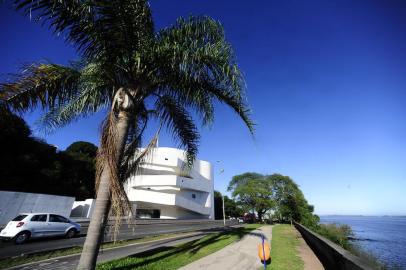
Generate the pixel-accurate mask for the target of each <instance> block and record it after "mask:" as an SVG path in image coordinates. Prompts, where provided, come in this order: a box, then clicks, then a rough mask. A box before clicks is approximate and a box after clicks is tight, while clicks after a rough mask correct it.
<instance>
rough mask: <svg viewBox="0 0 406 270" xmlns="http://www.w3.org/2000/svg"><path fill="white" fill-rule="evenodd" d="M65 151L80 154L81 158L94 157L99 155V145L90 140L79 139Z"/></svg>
mask: <svg viewBox="0 0 406 270" xmlns="http://www.w3.org/2000/svg"><path fill="white" fill-rule="evenodd" d="M65 152H66V153H68V154H71V155H78V156H79V157H80V158H89V159H94V158H96V155H97V146H96V145H94V144H92V143H90V142H84V141H77V142H74V143H72V144H71V145H69V146H68V147H67V148H66V150H65Z"/></svg>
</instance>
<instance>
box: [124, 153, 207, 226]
mask: <svg viewBox="0 0 406 270" xmlns="http://www.w3.org/2000/svg"><path fill="white" fill-rule="evenodd" d="M141 168H142V169H141V173H140V175H137V176H134V177H131V178H129V179H128V180H127V183H126V191H127V195H128V197H129V199H130V201H132V202H133V203H134V206H135V207H136V208H137V209H158V210H160V213H161V218H173V219H176V218H182V219H183V218H209V219H214V197H213V196H214V194H213V189H214V184H213V170H212V166H211V164H210V163H209V162H207V161H202V160H196V161H195V162H194V165H193V168H192V169H190V170H184V169H185V152H184V151H183V150H180V149H175V148H168V147H159V148H156V149H155V150H154V152H153V154H152V157H151V159H150V161H148V162H145V163H143V164H142V165H141Z"/></svg>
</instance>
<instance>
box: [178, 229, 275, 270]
mask: <svg viewBox="0 0 406 270" xmlns="http://www.w3.org/2000/svg"><path fill="white" fill-rule="evenodd" d="M262 234H263V235H264V236H265V237H266V239H265V240H266V241H267V242H268V243H269V244H270V243H271V239H272V226H264V227H261V228H259V229H257V230H254V231H252V232H251V233H248V234H247V235H245V236H244V237H243V238H242V239H241V240H240V241H238V242H236V243H233V244H231V245H228V246H226V247H225V248H223V249H221V250H219V251H217V252H215V253H213V254H210V255H209V256H206V257H204V258H201V259H200V260H197V261H194V262H192V263H191V264H188V265H186V266H185V267H182V268H181V270H196V269H205V270H218V269H233V270H246V269H261V267H262V266H263V264H261V261H260V260H259V258H258V250H257V246H258V244H260V243H261V235H262Z"/></svg>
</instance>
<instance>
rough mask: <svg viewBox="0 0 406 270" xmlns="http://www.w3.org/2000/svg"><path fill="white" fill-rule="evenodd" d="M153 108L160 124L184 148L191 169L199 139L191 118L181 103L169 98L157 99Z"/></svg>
mask: <svg viewBox="0 0 406 270" xmlns="http://www.w3.org/2000/svg"><path fill="white" fill-rule="evenodd" d="M155 108H156V110H157V112H158V114H159V119H160V120H161V121H162V124H163V125H166V127H167V128H168V129H169V130H170V131H171V132H172V135H173V138H174V139H175V140H178V141H179V142H180V146H181V147H185V148H186V160H187V165H188V167H191V166H192V165H193V162H194V160H195V158H196V155H197V150H198V144H199V138H200V136H199V133H198V130H197V128H196V126H195V124H194V123H193V120H192V118H191V116H190V115H189V113H188V112H187V111H186V110H185V108H184V107H183V106H182V104H181V103H179V102H177V101H176V100H174V99H173V98H172V97H170V96H162V97H160V98H158V99H157V101H156V103H155Z"/></svg>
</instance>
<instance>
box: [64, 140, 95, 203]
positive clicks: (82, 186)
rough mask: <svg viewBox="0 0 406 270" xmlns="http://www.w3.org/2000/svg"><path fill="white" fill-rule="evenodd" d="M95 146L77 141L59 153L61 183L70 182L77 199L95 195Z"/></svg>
mask: <svg viewBox="0 0 406 270" xmlns="http://www.w3.org/2000/svg"><path fill="white" fill-rule="evenodd" d="M96 154H97V146H96V145H94V144H92V143H89V142H83V141H78V142H74V143H72V144H71V145H69V146H68V147H67V148H66V150H65V151H63V152H61V153H60V160H61V164H62V177H61V178H62V179H61V180H60V182H61V184H63V183H70V185H71V186H73V187H74V196H75V197H76V199H77V200H85V199H88V198H94V197H95V161H96Z"/></svg>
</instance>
